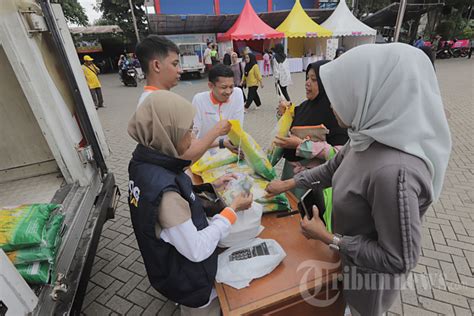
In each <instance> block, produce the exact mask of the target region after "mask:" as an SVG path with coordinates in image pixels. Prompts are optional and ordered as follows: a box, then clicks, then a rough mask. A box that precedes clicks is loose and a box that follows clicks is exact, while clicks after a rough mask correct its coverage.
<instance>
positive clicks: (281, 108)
mask: <svg viewBox="0 0 474 316" xmlns="http://www.w3.org/2000/svg"><path fill="white" fill-rule="evenodd" d="M290 106H291V102H288V101H285V100H280V103H279V104H278V115H279V116H282V115H283V114H285V112H286V110H287V109H288V108H289V107H290Z"/></svg>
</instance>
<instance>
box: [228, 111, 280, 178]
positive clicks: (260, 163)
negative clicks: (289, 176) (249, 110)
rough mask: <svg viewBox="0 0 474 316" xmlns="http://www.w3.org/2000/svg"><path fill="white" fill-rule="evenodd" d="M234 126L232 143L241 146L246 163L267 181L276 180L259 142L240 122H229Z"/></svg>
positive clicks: (231, 136) (230, 134)
mask: <svg viewBox="0 0 474 316" xmlns="http://www.w3.org/2000/svg"><path fill="white" fill-rule="evenodd" d="M229 122H230V123H231V125H232V128H231V129H230V132H229V134H227V136H228V137H229V139H230V141H231V142H232V143H233V144H234V145H236V146H239V147H240V148H241V149H242V151H243V153H244V154H245V161H246V162H247V164H248V165H249V166H250V167H251V168H252V169H253V170H254V171H255V173H256V174H258V175H260V176H262V177H264V178H265V179H267V180H273V179H275V178H276V173H275V169H273V166H272V165H271V163H270V161H269V160H268V158H267V156H266V155H265V153H264V152H263V150H262V148H261V147H260V146H259V145H258V144H257V142H256V141H255V140H254V139H253V138H252V136H250V135H249V134H247V133H246V132H245V131H244V130H243V129H242V126H240V121H238V120H229Z"/></svg>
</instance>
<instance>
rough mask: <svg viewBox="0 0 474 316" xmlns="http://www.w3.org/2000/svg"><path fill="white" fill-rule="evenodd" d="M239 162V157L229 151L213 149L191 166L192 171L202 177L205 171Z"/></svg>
mask: <svg viewBox="0 0 474 316" xmlns="http://www.w3.org/2000/svg"><path fill="white" fill-rule="evenodd" d="M237 160H238V157H237V155H236V154H234V153H232V152H230V151H229V150H228V149H220V148H211V149H209V150H208V151H206V153H205V154H204V155H203V156H202V157H201V159H199V160H198V161H196V162H195V163H194V164H193V165H192V166H191V171H192V172H193V173H194V174H198V175H200V174H202V172H203V171H206V170H210V169H215V168H218V167H221V166H225V165H228V164H231V163H233V162H236V161H237Z"/></svg>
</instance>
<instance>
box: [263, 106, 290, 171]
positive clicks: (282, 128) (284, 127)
mask: <svg viewBox="0 0 474 316" xmlns="http://www.w3.org/2000/svg"><path fill="white" fill-rule="evenodd" d="M294 115H295V105H294V104H293V103H292V104H291V106H290V107H289V108H288V109H287V110H286V111H285V113H283V115H282V116H281V117H280V119H279V120H278V123H277V126H276V134H275V136H279V137H288V133H289V132H290V127H291V124H292V123H293V117H294ZM274 138H275V137H274ZM274 138H272V143H271V145H270V148H269V149H268V159H269V160H270V163H271V164H272V166H274V165H276V164H277V163H278V162H279V161H280V159H281V157H282V156H283V148H281V147H278V146H276V145H275V144H274V143H273V139H274Z"/></svg>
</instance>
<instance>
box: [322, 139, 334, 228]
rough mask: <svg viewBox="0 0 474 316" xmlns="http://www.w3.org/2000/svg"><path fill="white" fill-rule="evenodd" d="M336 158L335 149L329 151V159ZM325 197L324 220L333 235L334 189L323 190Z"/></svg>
mask: <svg viewBox="0 0 474 316" xmlns="http://www.w3.org/2000/svg"><path fill="white" fill-rule="evenodd" d="M334 156H336V151H335V150H334V148H331V149H330V150H329V159H332V158H333V157H334ZM323 195H324V205H325V206H326V210H325V211H324V214H323V218H324V221H325V222H326V229H327V230H328V232H330V233H332V188H326V189H324V190H323Z"/></svg>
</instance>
